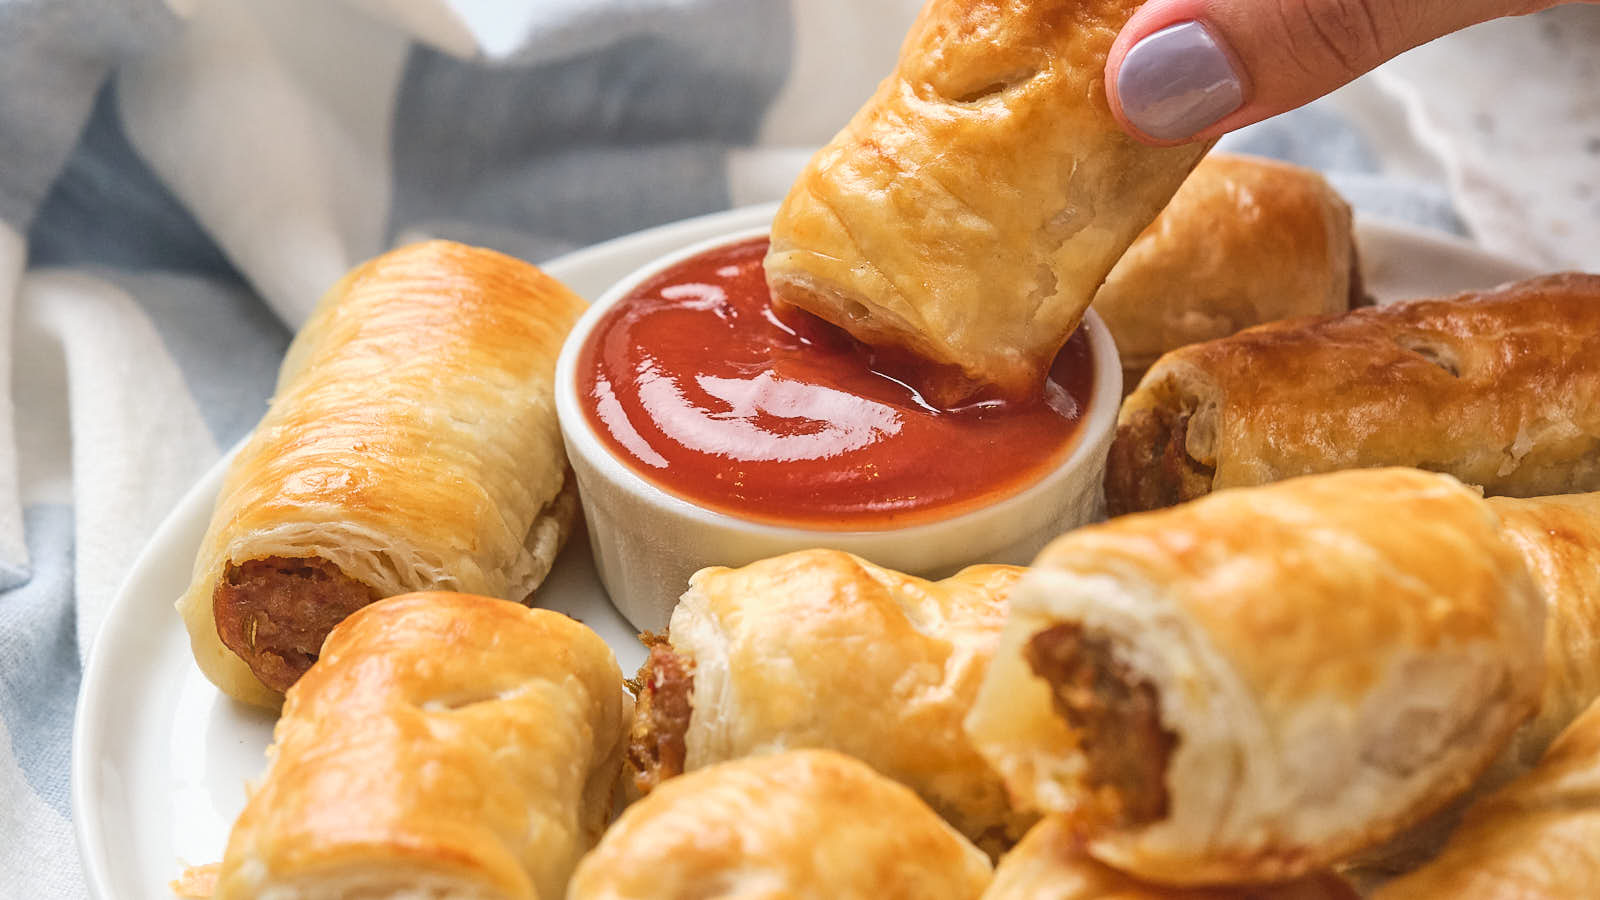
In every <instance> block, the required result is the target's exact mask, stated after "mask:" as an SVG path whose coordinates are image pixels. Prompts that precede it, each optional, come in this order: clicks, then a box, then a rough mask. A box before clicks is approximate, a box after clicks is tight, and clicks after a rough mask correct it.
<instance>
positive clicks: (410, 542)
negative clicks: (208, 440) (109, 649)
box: [178, 241, 584, 707]
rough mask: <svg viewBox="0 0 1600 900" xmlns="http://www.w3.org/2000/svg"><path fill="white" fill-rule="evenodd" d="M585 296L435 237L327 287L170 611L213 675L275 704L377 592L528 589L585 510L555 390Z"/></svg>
mask: <svg viewBox="0 0 1600 900" xmlns="http://www.w3.org/2000/svg"><path fill="white" fill-rule="evenodd" d="M583 306H584V304H583V301H582V300H580V299H579V298H578V297H577V296H576V295H575V294H573V293H572V292H571V291H569V290H567V289H566V288H565V287H564V286H563V285H561V284H560V283H559V282H557V281H556V280H555V279H553V278H550V277H549V276H547V275H545V274H544V273H543V272H541V271H539V270H538V269H537V268H535V267H533V266H531V265H529V264H527V263H524V262H521V261H520V260H516V259H512V258H511V257H509V256H503V255H501V254H499V253H495V252H493V251H490V250H482V249H478V248H474V247H465V246H462V245H460V244H452V243H449V242H445V241H433V242H429V243H423V244H416V245H412V246H408V247H402V248H400V249H398V250H394V251H392V252H390V253H387V254H385V255H383V256H380V257H378V258H377V259H374V260H372V261H371V262H368V263H366V264H365V265H363V266H361V267H359V268H357V269H355V270H354V271H352V272H351V273H350V274H349V275H347V276H346V277H345V278H344V279H343V280H341V281H340V282H339V283H338V284H337V285H335V286H334V287H333V289H332V290H330V291H329V292H328V294H327V296H325V297H324V298H323V300H322V302H321V304H320V305H319V306H318V307H317V309H316V310H315V312H313V313H312V316H311V319H310V320H309V321H308V322H307V323H306V325H305V327H304V328H303V329H302V330H301V332H300V334H299V335H298V336H297V337H296V338H295V341H294V343H293V345H291V346H290V348H289V354H288V356H287V358H285V360H284V363H283V368H282V371H281V372H280V374H279V377H278V387H277V392H276V395H275V396H274V397H273V400H272V405H271V407H270V408H269V409H268V411H267V414H266V417H265V418H263V419H262V420H261V424H260V425H258V426H257V427H256V430H255V433H254V434H253V435H252V436H251V437H250V439H249V441H247V442H246V444H245V445H244V447H243V448H242V449H241V450H240V451H239V454H238V456H236V457H235V458H234V460H233V463H232V465H231V466H230V468H229V469H228V475H227V479H226V480H225V481H224V482H223V485H222V490H221V493H220V494H219V496H218V498H217V506H216V510H215V512H214V513H213V514H212V518H211V525H210V528H209V529H208V530H207V531H206V536H205V539H204V541H203V542H202V544H201V548H200V553H199V555H198V557H197V558H196V560H195V568H194V576H193V580H192V581H191V583H190V586H189V590H188V591H187V592H186V593H185V594H184V596H183V598H182V599H181V600H180V601H179V602H178V609H179V611H180V612H181V613H182V614H183V619H184V622H185V623H186V624H187V626H188V629H189V639H190V643H191V644H192V646H193V648H194V654H195V659H196V661H197V662H198V663H199V664H200V668H201V670H202V671H203V672H205V674H206V677H208V678H210V679H211V680H212V681H213V682H214V683H215V684H216V685H217V686H218V687H219V688H221V689H222V690H223V691H224V692H225V693H227V694H230V695H231V696H233V697H236V698H238V699H240V700H245V701H248V702H251V703H256V704H259V705H263V706H269V707H270V706H276V705H277V704H278V702H280V700H281V694H282V692H283V691H284V690H286V689H287V688H288V687H289V686H290V685H292V684H294V682H295V679H297V678H299V677H300V675H301V673H303V672H305V670H306V669H307V668H308V667H309V666H310V665H311V664H312V662H314V661H315V660H316V659H317V655H318V651H319V649H320V648H321V646H322V641H323V638H324V637H325V636H326V635H327V633H328V630H329V629H331V628H332V627H333V626H334V625H336V624H338V623H339V621H340V620H342V619H343V618H344V617H345V616H347V615H349V614H350V613H352V612H354V611H355V610H356V609H359V608H360V607H362V606H365V605H366V604H368V603H371V602H372V601H374V600H377V599H379V598H381V597H388V596H393V595H395V594H401V593H405V592H407V591H416V590H436V589H437V590H461V591H467V592H471V593H478V594H486V595H490V596H495V597H501V598H504V599H507V600H516V601H525V600H527V598H528V597H529V595H530V594H531V593H532V592H533V590H534V588H535V587H537V586H538V585H539V583H540V581H542V580H543V579H544V576H545V574H546V573H547V572H548V571H549V570H550V565H551V563H552V561H553V560H554V559H555V555H556V551H557V550H558V549H559V548H560V546H561V544H562V542H563V541H564V540H565V539H566V536H567V533H568V532H569V531H570V530H571V527H572V522H573V519H574V517H575V514H576V510H577V498H576V494H575V489H574V488H573V486H572V484H571V479H570V477H569V470H568V468H567V463H566V455H565V453H564V451H563V449H562V445H561V435H560V432H559V430H558V428H557V424H556V414H555V398H554V386H553V382H554V377H555V361H556V355H557V353H558V351H559V349H560V346H561V342H562V339H563V338H564V337H565V336H566V333H567V331H568V330H569V329H570V328H571V326H572V324H573V322H574V321H575V320H576V319H577V317H578V315H579V313H580V312H581V311H582V309H583Z"/></svg>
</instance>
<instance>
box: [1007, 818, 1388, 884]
mask: <svg viewBox="0 0 1600 900" xmlns="http://www.w3.org/2000/svg"><path fill="white" fill-rule="evenodd" d="M983 900H1358V895H1357V894H1356V892H1355V890H1354V889H1353V888H1352V887H1351V886H1350V885H1349V884H1348V883H1346V882H1345V881H1344V880H1343V879H1341V878H1339V877H1338V876H1337V875H1333V874H1331V873H1328V872H1323V873H1319V874H1317V875H1312V876H1308V877H1306V878H1302V879H1298V880H1296V881H1291V882H1287V883H1284V884H1272V885H1223V886H1218V887H1201V888H1178V887H1164V886H1161V885H1155V884H1149V883H1147V882H1141V881H1138V880H1137V879H1134V878H1132V877H1130V876H1128V875H1124V874H1123V873H1121V872H1118V871H1117V870H1115V869H1113V868H1111V867H1110V866H1107V865H1104V864H1102V863H1100V862H1097V861H1095V859H1094V858H1093V857H1091V856H1088V855H1087V854H1085V853H1084V852H1083V846H1082V844H1081V842H1080V841H1079V840H1078V838H1077V836H1076V835H1075V834H1073V832H1072V828H1071V827H1070V825H1068V823H1067V820H1066V819H1064V818H1060V817H1052V818H1049V819H1045V820H1044V821H1043V822H1040V823H1039V824H1038V825H1036V826H1034V828H1033V829H1032V830H1031V831H1029V832H1028V836H1027V837H1025V838H1023V840H1022V843H1020V844H1018V845H1017V847H1016V849H1015V850H1012V851H1011V852H1010V853H1007V854H1006V855H1005V857H1004V858H1002V859H1001V860H1000V865H999V866H998V867H997V868H996V869H995V870H994V881H993V882H991V883H990V885H989V890H987V891H985V892H984V894H983Z"/></svg>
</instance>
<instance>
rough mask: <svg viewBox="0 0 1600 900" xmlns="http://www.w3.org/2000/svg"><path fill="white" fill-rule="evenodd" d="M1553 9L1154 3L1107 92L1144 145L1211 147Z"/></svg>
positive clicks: (1497, 1)
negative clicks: (1425, 54) (1402, 62)
mask: <svg viewBox="0 0 1600 900" xmlns="http://www.w3.org/2000/svg"><path fill="white" fill-rule="evenodd" d="M1561 2H1562V0H1150V2H1148V3H1146V4H1145V5H1144V6H1143V7H1141V8H1140V9H1139V11H1138V12H1136V13H1134V15H1133V18H1132V19H1131V20H1129V22H1128V24H1127V27H1125V28H1123V29H1122V33H1121V34H1120V35H1118V36H1117V40H1116V43H1114V44H1113V45H1112V47H1111V56H1110V58H1109V59H1108V60H1107V63H1106V93H1107V96H1108V97H1109V98H1110V100H1111V109H1112V111H1113V112H1114V113H1115V114H1116V116H1117V119H1118V120H1119V121H1120V122H1121V123H1122V127H1123V128H1125V129H1127V130H1128V132H1129V133H1130V134H1132V135H1134V136H1135V137H1137V138H1139V139H1141V140H1144V141H1146V142H1148V143H1153V144H1172V143H1179V142H1182V141H1187V140H1194V139H1206V138H1214V137H1216V136H1218V135H1221V134H1224V133H1226V132H1229V131H1232V130H1234V129H1235V128H1240V127H1243V126H1245V125H1249V124H1250V123H1252V122H1258V121H1260V120H1262V119H1265V118H1268V117H1269V116H1275V115H1277V114H1278V113H1281V112H1284V111H1286V110H1290V109H1294V108H1295V107H1297V106H1300V105H1302V104H1305V103H1309V102H1311V101H1312V100H1315V99H1316V98H1318V97H1320V96H1322V95H1323V94H1326V93H1328V92H1329V91H1332V90H1333V89H1335V88H1337V87H1339V86H1341V85H1343V84H1345V83H1347V82H1349V81H1350V80H1352V79H1354V78H1355V77H1356V76H1358V75H1361V74H1363V73H1365V72H1367V71H1369V70H1370V69H1372V68H1374V67H1376V66H1377V65H1378V64H1379V63H1381V62H1384V61H1385V60H1387V59H1389V58H1391V57H1393V56H1396V55H1398V54H1400V53H1402V52H1404V51H1406V50H1409V49H1411V48H1412V47H1415V46H1418V45H1419V44H1424V43H1427V42H1428V41H1431V40H1433V39H1434V38H1436V37H1440V36H1442V35H1445V34H1449V33H1450V32H1452V31H1456V30H1458V29H1461V28H1465V27H1467V26H1468V25H1474V24H1477V23H1479V22H1485V21H1488V20H1489V19H1494V18H1498V17H1500V16H1508V15H1523V14H1526V13H1531V12H1537V11H1539V10H1541V9H1546V8H1548V7H1551V6H1559V5H1561ZM1588 2H1597V0H1588Z"/></svg>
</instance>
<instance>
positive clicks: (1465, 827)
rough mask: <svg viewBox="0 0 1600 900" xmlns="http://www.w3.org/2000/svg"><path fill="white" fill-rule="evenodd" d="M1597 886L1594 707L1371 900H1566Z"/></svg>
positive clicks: (1599, 778) (1598, 769) (1598, 793)
mask: <svg viewBox="0 0 1600 900" xmlns="http://www.w3.org/2000/svg"><path fill="white" fill-rule="evenodd" d="M1596 885H1600V703H1596V704H1594V705H1591V706H1590V707H1589V708H1588V710H1587V711H1586V712H1584V713H1583V714H1582V715H1581V716H1579V717H1578V719H1577V720H1576V721H1574V722H1573V723H1572V724H1571V725H1570V726H1568V727H1567V729H1566V731H1564V732H1562V733H1561V735H1560V737H1558V738H1557V739H1556V741H1555V743H1553V744H1552V745H1551V746H1550V749H1549V751H1548V752H1546V753H1545V755H1544V758H1543V759H1542V760H1540V762H1539V764H1538V765H1537V766H1536V767H1535V768H1534V769H1533V771H1531V772H1529V773H1528V774H1526V775H1524V776H1522V777H1521V778H1519V779H1517V780H1516V781H1513V782H1512V783H1511V784H1509V785H1507V786H1505V787H1504V788H1502V789H1500V790H1499V791H1496V792H1495V793H1493V794H1491V795H1489V796H1488V797H1485V798H1483V799H1481V800H1478V801H1477V802H1475V803H1474V804H1473V805H1472V806H1471V807H1469V808H1468V810H1467V814H1466V817H1465V819H1464V820H1463V821H1462V823H1461V826H1460V827H1459V828H1458V829H1457V830H1456V832H1455V833H1454V834H1452V835H1451V836H1450V841H1449V843H1447V844H1446V845H1445V848H1444V851H1443V852H1441V853H1440V854H1439V855H1438V856H1437V857H1436V858H1434V859H1433V860H1432V861H1431V862H1429V863H1428V864H1427V865H1425V866H1423V867H1422V868H1421V869H1418V870H1417V871H1415V872H1412V873H1411V874H1409V875H1406V876H1404V877H1402V878H1398V879H1395V880H1394V881H1391V882H1389V883H1387V884H1385V885H1383V886H1382V887H1381V888H1380V889H1379V890H1378V891H1377V893H1376V894H1375V895H1374V896H1375V897H1376V898H1377V900H1506V898H1516V900H1569V898H1575V897H1592V896H1594V893H1595V887H1596Z"/></svg>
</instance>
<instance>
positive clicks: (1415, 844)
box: [1358, 494, 1600, 875]
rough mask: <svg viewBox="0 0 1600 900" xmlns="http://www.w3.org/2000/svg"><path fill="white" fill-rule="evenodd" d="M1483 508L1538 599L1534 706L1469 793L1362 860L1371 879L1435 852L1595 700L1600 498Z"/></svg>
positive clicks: (1599, 681) (1501, 500)
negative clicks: (1540, 672)
mask: <svg viewBox="0 0 1600 900" xmlns="http://www.w3.org/2000/svg"><path fill="white" fill-rule="evenodd" d="M1489 507H1490V508H1491V509H1492V510H1493V511H1494V512H1495V514H1496V515H1498V516H1499V518H1500V523H1501V533H1502V534H1503V535H1504V536H1505V537H1506V539H1507V540H1508V541H1509V542H1510V544H1511V545H1512V546H1513V547H1515V548H1516V549H1517V551H1518V552H1519V553H1521V554H1522V559H1523V563H1524V564H1525V565H1526V566H1527V568H1528V571H1529V573H1530V574H1532V576H1533V580H1534V583H1535V585H1537V587H1538V588H1539V593H1540V594H1542V595H1543V597H1544V601H1545V626H1544V689H1543V692H1542V694H1541V696H1540V699H1539V709H1538V712H1537V713H1536V714H1535V715H1534V717H1533V718H1532V719H1530V720H1528V722H1527V723H1525V724H1524V725H1523V726H1522V727H1521V728H1519V729H1518V730H1517V733H1516V734H1515V735H1514V736H1513V737H1512V740H1511V743H1510V745H1509V746H1507V747H1506V749H1505V751H1504V752H1503V753H1501V754H1500V756H1499V758H1498V759H1496V760H1495V762H1494V764H1493V765H1492V766H1490V768H1489V770H1488V771H1487V772H1486V773H1484V775H1483V777H1482V778H1479V779H1478V781H1477V783H1476V784H1474V785H1473V786H1472V788H1471V790H1469V791H1467V792H1466V793H1465V794H1463V795H1461V796H1460V797H1458V798H1456V800H1455V801H1454V802H1452V803H1451V804H1450V806H1448V807H1447V808H1446V809H1444V810H1442V811H1441V812H1440V813H1438V814H1437V815H1434V816H1432V817H1430V818H1429V819H1428V820H1427V821H1426V822H1423V823H1421V824H1419V825H1417V826H1414V827H1412V828H1409V829H1407V830H1406V831H1405V832H1403V833H1401V834H1400V835H1398V836H1396V837H1395V838H1394V839H1393V840H1391V841H1389V842H1387V843H1385V844H1384V845H1383V846H1381V847H1376V848H1373V849H1372V850H1371V851H1368V852H1365V853H1363V854H1362V855H1361V858H1360V859H1359V860H1358V861H1359V863H1360V864H1361V865H1362V866H1363V867H1365V868H1367V869H1370V870H1372V872H1374V873H1375V874H1389V875H1393V874H1395V873H1398V872H1405V871H1408V870H1410V869H1413V868H1415V867H1416V866H1417V865H1418V864H1419V863H1421V862H1423V861H1425V860H1427V859H1428V858H1430V857H1431V856H1433V855H1434V854H1435V853H1437V852H1438V851H1439V848H1440V847H1442V846H1443V845H1444V841H1445V840H1446V838H1448V837H1449V835H1450V832H1451V830H1452V829H1453V828H1455V826H1456V825H1457V823H1459V821H1460V819H1461V815H1462V813H1463V812H1465V810H1466V809H1467V807H1468V806H1469V805H1470V804H1471V803H1472V802H1474V801H1475V800H1478V799H1481V798H1482V797H1483V796H1485V795H1487V794H1488V793H1490V792H1491V791H1494V790H1495V789H1497V788H1500V787H1502V786H1504V785H1505V784H1506V783H1507V782H1509V781H1511V780H1512V779H1513V778H1516V777H1517V776H1519V775H1522V774H1524V773H1525V772H1527V771H1528V769H1530V768H1532V767H1533V766H1534V764H1536V763H1537V762H1538V761H1539V757H1540V756H1542V755H1543V754H1544V752H1545V750H1546V748H1548V747H1549V746H1550V742H1551V741H1553V740H1555V737H1556V735H1557V734H1559V733H1560V732H1561V730H1562V729H1564V728H1566V727H1567V726H1568V725H1569V724H1571V723H1572V720H1573V719H1575V718H1577V716H1578V714H1579V713H1581V712H1583V711H1584V709H1586V708H1587V707H1588V706H1589V704H1590V702H1591V701H1593V700H1595V699H1596V698H1597V697H1600V494H1569V495H1562V496H1555V497H1535V498H1530V499H1520V498H1514V497H1492V498H1490V499H1489Z"/></svg>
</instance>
